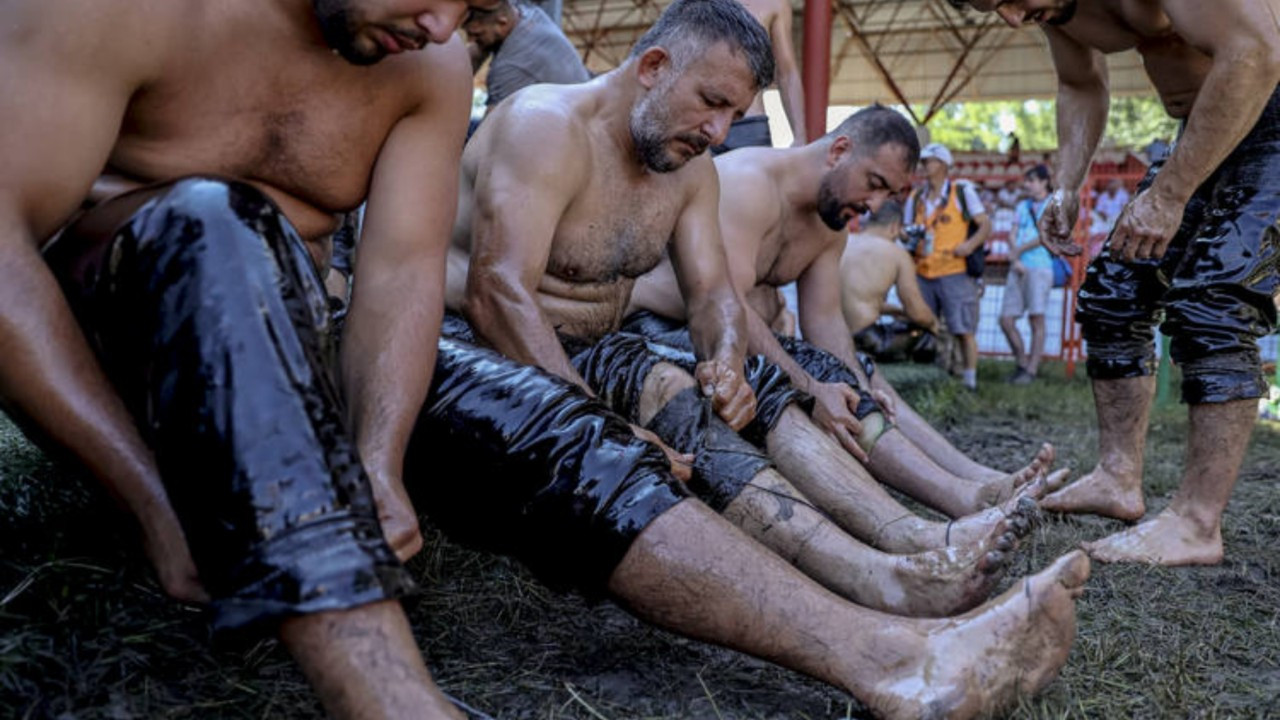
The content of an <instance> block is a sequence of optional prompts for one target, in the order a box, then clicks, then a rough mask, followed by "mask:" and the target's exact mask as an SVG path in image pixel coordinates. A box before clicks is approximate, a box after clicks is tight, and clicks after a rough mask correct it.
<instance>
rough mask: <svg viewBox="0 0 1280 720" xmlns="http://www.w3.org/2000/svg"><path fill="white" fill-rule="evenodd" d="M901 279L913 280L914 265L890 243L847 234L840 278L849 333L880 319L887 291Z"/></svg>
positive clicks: (868, 234)
mask: <svg viewBox="0 0 1280 720" xmlns="http://www.w3.org/2000/svg"><path fill="white" fill-rule="evenodd" d="M904 268H905V269H906V271H907V272H906V273H905V274H904V272H903V269H904ZM904 276H905V277H909V278H910V279H912V280H914V278H915V264H914V263H913V262H912V260H911V255H910V254H908V253H907V251H906V250H903V249H902V248H900V247H898V246H897V245H895V244H894V243H893V240H891V239H886V238H883V237H880V236H879V235H874V234H871V233H854V234H851V235H849V237H848V240H847V241H846V243H845V249H844V255H843V256H841V258H840V279H841V281H842V284H841V289H842V292H841V307H842V308H843V309H844V320H845V323H846V324H847V325H848V326H849V332H850V333H853V334H856V333H858V332H859V331H861V330H864V329H866V328H867V327H868V326H870V325H872V324H874V323H875V322H876V320H879V319H880V315H881V312H882V310H883V309H884V305H885V296H886V295H887V294H888V292H889V288H891V287H893V286H894V285H895V284H898V283H902V282H903V280H904ZM917 294H918V291H917Z"/></svg>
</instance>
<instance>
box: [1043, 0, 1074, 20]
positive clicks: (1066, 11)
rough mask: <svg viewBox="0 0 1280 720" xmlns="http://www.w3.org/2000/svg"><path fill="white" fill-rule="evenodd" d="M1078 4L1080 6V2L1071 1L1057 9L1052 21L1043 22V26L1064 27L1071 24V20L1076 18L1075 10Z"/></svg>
mask: <svg viewBox="0 0 1280 720" xmlns="http://www.w3.org/2000/svg"><path fill="white" fill-rule="evenodd" d="M1079 4H1080V0H1071V2H1069V3H1067V4H1066V5H1063V6H1062V7H1061V8H1059V9H1058V12H1057V14H1056V15H1054V16H1053V18H1052V19H1049V20H1045V21H1044V24H1045V25H1066V24H1067V23H1069V22H1071V18H1073V17H1075V16H1076V9H1077V6H1078V5H1079Z"/></svg>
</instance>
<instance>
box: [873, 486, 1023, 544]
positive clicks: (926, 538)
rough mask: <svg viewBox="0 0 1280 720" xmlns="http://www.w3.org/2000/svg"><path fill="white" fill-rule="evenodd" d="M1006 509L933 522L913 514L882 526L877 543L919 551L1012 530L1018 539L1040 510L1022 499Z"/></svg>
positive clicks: (969, 542) (972, 541)
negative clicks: (1011, 507) (1009, 509)
mask: <svg viewBox="0 0 1280 720" xmlns="http://www.w3.org/2000/svg"><path fill="white" fill-rule="evenodd" d="M1014 505H1015V507H1014V508H1013V509H1012V510H1011V511H1009V512H1006V511H1004V510H1002V509H1000V508H989V509H987V510H983V511H982V512H977V513H973V514H972V515H965V516H964V517H960V518H957V519H955V520H952V521H950V522H932V521H929V520H925V519H924V518H921V517H917V516H914V515H909V516H907V517H905V518H902V519H901V520H900V521H898V522H895V523H890V524H888V525H886V526H885V527H883V528H881V529H880V532H879V534H878V536H877V537H876V539H875V542H874V543H873V544H874V545H875V546H876V547H879V548H880V549H882V550H884V551H886V552H893V553H903V554H910V553H919V552H928V551H929V550H941V549H943V548H946V547H950V546H958V547H971V546H974V545H977V544H979V543H981V542H983V541H984V540H986V539H987V538H988V537H991V536H993V534H994V535H1000V534H1005V533H1008V534H1010V535H1011V538H1010V539H1011V541H1013V542H1015V543H1016V541H1018V540H1021V539H1022V538H1024V537H1026V535H1027V533H1029V532H1031V528H1032V526H1033V525H1034V523H1035V521H1036V520H1037V519H1038V516H1039V510H1038V509H1037V508H1036V504H1035V503H1034V502H1032V501H1030V500H1026V499H1020V500H1019V501H1016V502H1015V503H1014Z"/></svg>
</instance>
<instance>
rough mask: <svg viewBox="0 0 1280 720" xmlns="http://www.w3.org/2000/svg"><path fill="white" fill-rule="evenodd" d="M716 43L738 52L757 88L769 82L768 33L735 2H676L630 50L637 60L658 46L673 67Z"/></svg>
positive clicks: (769, 52)
mask: <svg viewBox="0 0 1280 720" xmlns="http://www.w3.org/2000/svg"><path fill="white" fill-rule="evenodd" d="M717 42H723V43H727V44H728V45H729V47H730V48H732V49H734V50H736V51H738V52H741V53H742V54H743V56H744V57H745V58H746V60H747V66H748V67H749V68H750V69H751V75H752V77H753V78H754V80H755V84H756V87H757V88H766V87H768V86H769V85H770V84H772V83H773V73H774V62H773V46H772V45H771V44H770V43H769V33H768V32H767V31H765V29H764V26H763V25H761V24H760V21H759V20H756V19H755V17H753V16H752V15H751V13H749V12H747V9H746V8H745V7H743V6H742V4H741V3H739V2H738V0H676V1H675V2H673V3H671V4H670V5H668V6H667V9H666V10H663V11H662V15H661V16H659V17H658V21H657V22H655V23H654V24H653V27H651V28H649V31H648V32H646V33H645V34H644V35H643V36H641V37H640V39H639V40H637V41H636V44H635V45H634V46H632V48H631V54H630V57H633V58H634V57H639V56H640V55H642V54H643V53H644V52H645V51H646V50H648V49H649V48H651V47H662V48H664V49H665V50H666V51H667V52H668V53H670V54H671V57H672V60H673V62H674V63H675V64H676V66H677V67H679V66H681V65H683V63H684V62H687V61H688V60H689V59H690V58H692V57H695V56H696V55H695V53H697V54H701V52H702V51H704V50H705V49H706V48H708V47H710V46H712V45H714V44H715V43H717Z"/></svg>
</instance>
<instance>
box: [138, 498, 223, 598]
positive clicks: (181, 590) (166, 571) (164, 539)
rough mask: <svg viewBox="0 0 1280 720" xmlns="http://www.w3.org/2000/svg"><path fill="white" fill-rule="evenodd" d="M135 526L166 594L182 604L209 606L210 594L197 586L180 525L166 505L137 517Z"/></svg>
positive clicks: (194, 566) (197, 581) (193, 563)
mask: <svg viewBox="0 0 1280 720" xmlns="http://www.w3.org/2000/svg"><path fill="white" fill-rule="evenodd" d="M138 522H139V523H140V525H141V528H142V547H143V550H144V551H145V552H146V554H147V559H148V560H150V561H151V566H152V567H153V568H155V571H156V577H157V578H158V579H159V580H160V587H162V588H164V591H165V593H166V594H168V595H169V597H172V598H173V599H175V600H181V601H183V602H189V603H206V602H209V593H208V592H206V591H205V589H204V585H202V584H201V583H200V576H199V575H198V573H197V572H196V563H195V561H194V560H192V559H191V550H190V549H189V548H188V547H187V538H186V535H185V534H183V532H182V525H180V524H179V523H178V516H177V515H175V514H174V512H173V509H172V508H171V507H170V506H169V504H168V503H164V504H163V507H154V508H152V509H151V510H150V511H149V512H148V513H147V514H146V516H145V517H143V516H139V518H138Z"/></svg>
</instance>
